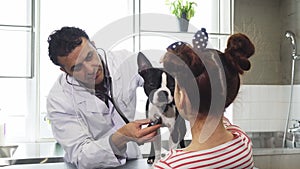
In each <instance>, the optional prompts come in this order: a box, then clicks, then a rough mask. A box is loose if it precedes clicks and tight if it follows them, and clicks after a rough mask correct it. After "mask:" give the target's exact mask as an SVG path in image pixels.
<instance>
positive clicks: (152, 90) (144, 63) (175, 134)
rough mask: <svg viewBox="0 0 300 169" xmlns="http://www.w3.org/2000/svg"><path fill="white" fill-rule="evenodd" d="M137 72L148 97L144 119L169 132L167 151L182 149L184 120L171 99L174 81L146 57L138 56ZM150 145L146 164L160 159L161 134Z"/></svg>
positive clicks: (184, 129) (184, 132) (141, 54)
mask: <svg viewBox="0 0 300 169" xmlns="http://www.w3.org/2000/svg"><path fill="white" fill-rule="evenodd" d="M137 63H138V72H139V74H140V75H141V76H142V77H143V79H144V91H145V93H146V95H147V97H148V99H147V103H146V117H147V118H150V119H151V120H153V121H156V122H158V123H161V124H162V126H163V127H168V129H169V132H170V138H169V149H173V148H177V146H178V144H180V147H181V148H184V147H185V145H184V136H185V134H186V125H185V120H184V119H183V118H182V117H181V116H180V115H179V113H178V111H177V109H176V107H175V102H174V99H173V96H174V88H175V80H174V78H173V77H172V76H171V75H169V74H168V73H167V72H165V71H164V70H163V69H162V68H154V67H153V66H152V64H151V63H150V61H149V60H148V59H147V58H146V56H145V55H144V54H143V53H142V52H139V54H138V59H137ZM157 137H158V138H157V139H155V141H154V142H152V143H151V151H150V155H149V157H148V161H147V162H148V163H149V164H152V163H155V162H156V161H157V160H159V159H160V158H161V134H160V131H158V134H157Z"/></svg>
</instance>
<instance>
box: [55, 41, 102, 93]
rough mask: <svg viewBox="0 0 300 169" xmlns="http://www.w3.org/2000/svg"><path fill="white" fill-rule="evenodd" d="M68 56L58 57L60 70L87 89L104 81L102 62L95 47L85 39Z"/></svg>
mask: <svg viewBox="0 0 300 169" xmlns="http://www.w3.org/2000/svg"><path fill="white" fill-rule="evenodd" d="M82 40H83V41H82V44H81V45H80V46H77V47H76V48H75V49H74V50H73V51H72V52H71V53H70V54H69V55H67V56H63V57H58V61H59V63H60V64H61V65H62V66H61V70H62V71H65V72H66V73H68V74H69V75H71V76H73V77H74V78H75V79H77V80H78V81H80V82H82V83H83V84H85V85H86V86H87V87H89V88H93V87H94V86H95V84H99V83H101V82H102V81H103V79H104V71H103V65H102V62H101V60H100V58H99V56H98V53H97V51H96V49H95V47H94V46H93V45H92V44H91V43H90V42H89V41H88V40H87V39H85V38H82Z"/></svg>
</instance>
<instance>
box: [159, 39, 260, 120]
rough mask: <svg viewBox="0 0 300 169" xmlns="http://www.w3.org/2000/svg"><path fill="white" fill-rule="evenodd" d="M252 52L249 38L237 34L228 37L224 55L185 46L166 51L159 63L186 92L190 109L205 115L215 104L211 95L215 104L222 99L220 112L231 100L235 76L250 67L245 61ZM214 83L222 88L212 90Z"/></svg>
mask: <svg viewBox="0 0 300 169" xmlns="http://www.w3.org/2000/svg"><path fill="white" fill-rule="evenodd" d="M254 52H255V49H254V45H253V44H252V42H251V41H250V40H249V38H248V37H247V36H246V35H244V34H241V33H237V34H233V35H231V36H230V37H229V39H228V41H227V48H226V49H225V52H224V53H222V52H220V51H218V50H214V49H203V50H196V49H195V48H193V47H191V46H190V45H189V44H186V43H185V44H184V45H179V46H177V47H175V48H168V49H167V52H166V54H165V55H164V57H163V59H162V62H163V65H164V67H165V69H166V70H167V71H168V72H169V73H170V74H172V75H173V76H174V77H175V78H176V80H177V82H178V84H179V85H180V86H181V87H183V88H184V89H185V90H186V91H187V94H188V97H189V99H190V101H191V103H192V106H193V108H194V109H195V110H198V111H199V112H200V113H202V114H207V113H208V112H209V111H210V110H212V109H211V105H212V104H213V102H215V101H216V100H212V97H213V96H212V95H213V94H214V93H216V94H217V102H218V100H222V99H223V104H222V106H221V109H222V110H224V109H225V108H226V107H228V106H229V105H230V104H231V103H232V102H233V101H234V99H235V98H236V96H237V94H238V91H239V88H240V77H239V74H243V73H244V71H247V70H249V69H250V68H251V64H250V61H249V58H250V57H251V56H252V55H253V54H254ZM217 60H219V62H218V61H217ZM189 72H190V73H189ZM211 72H216V73H211ZM189 74H190V75H189ZM193 81H194V82H195V84H196V85H193ZM215 82H217V83H219V84H220V85H219V86H222V87H218V88H214V85H215V84H214V83H215ZM213 90H214V91H213Z"/></svg>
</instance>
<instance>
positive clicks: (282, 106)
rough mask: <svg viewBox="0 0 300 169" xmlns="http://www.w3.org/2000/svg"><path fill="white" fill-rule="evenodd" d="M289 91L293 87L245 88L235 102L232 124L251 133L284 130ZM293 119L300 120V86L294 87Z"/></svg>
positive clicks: (253, 86)
mask: <svg viewBox="0 0 300 169" xmlns="http://www.w3.org/2000/svg"><path fill="white" fill-rule="evenodd" d="M290 91H291V86H290V85H242V86H241V89H240V92H239V95H238V97H237V98H236V100H235V102H234V103H233V123H235V124H237V125H239V126H240V127H241V128H242V129H244V130H245V131H251V132H254V131H284V129H285V124H286V120H287V115H288V111H289V101H290V93H291V92H290ZM290 119H299V120H300V85H295V86H294V92H293V98H292V105H291V115H290ZM292 122H293V121H292ZM292 122H290V123H289V124H290V125H291V124H292Z"/></svg>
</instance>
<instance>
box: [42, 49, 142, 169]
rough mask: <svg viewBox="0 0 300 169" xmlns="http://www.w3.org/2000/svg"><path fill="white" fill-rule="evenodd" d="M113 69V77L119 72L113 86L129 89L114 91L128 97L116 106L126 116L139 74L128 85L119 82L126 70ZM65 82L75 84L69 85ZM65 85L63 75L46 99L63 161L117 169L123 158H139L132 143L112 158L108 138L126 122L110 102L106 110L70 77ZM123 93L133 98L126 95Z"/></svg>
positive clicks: (92, 95) (136, 146) (86, 167)
mask: <svg viewBox="0 0 300 169" xmlns="http://www.w3.org/2000/svg"><path fill="white" fill-rule="evenodd" d="M123 56H124V55H123ZM112 58H113V57H112ZM112 58H110V59H112ZM124 58H125V57H124ZM110 63H111V64H112V63H114V62H113V61H112V62H110ZM116 65H117V64H116ZM110 70H111V69H110ZM112 70H113V71H112V72H113V74H115V72H119V73H116V74H117V75H118V76H117V78H113V79H114V84H116V85H115V86H114V88H117V89H121V88H122V87H120V85H123V86H124V85H125V86H127V87H128V88H127V87H125V88H124V89H123V90H116V91H115V92H114V93H116V97H117V96H120V98H127V100H126V101H124V102H123V103H122V104H120V105H119V107H120V108H121V109H123V110H124V112H126V113H125V114H126V116H127V115H128V113H129V111H130V110H132V109H134V108H135V107H134V108H132V107H130V106H129V105H131V106H132V104H130V103H129V102H130V100H131V101H132V100H135V92H134V93H130V92H132V91H134V88H136V87H137V86H140V85H141V84H142V81H141V79H140V77H139V76H138V75H134V76H132V77H131V80H132V81H130V83H129V82H128V81H129V80H121V79H122V74H123V73H125V72H126V71H119V70H118V68H116V69H112ZM120 72H121V73H120ZM136 73H137V72H136ZM118 81H120V83H118ZM68 82H71V83H72V84H75V85H70V84H68ZM68 82H67V81H66V74H65V73H63V74H62V75H61V76H60V77H59V78H58V80H57V81H56V83H55V84H54V86H53V88H52V89H51V91H50V93H49V95H48V97H47V111H48V119H49V120H50V122H51V126H52V132H53V135H54V138H55V139H56V140H57V142H58V143H60V144H61V145H62V147H63V148H64V150H65V152H66V154H65V161H67V162H70V163H72V164H75V165H76V167H77V168H79V169H88V168H105V167H114V166H119V165H123V164H125V162H126V158H127V159H130V158H141V157H142V156H141V153H140V150H139V148H138V145H137V144H136V143H134V142H130V143H128V144H127V150H126V152H125V153H124V157H125V158H117V157H116V156H115V155H114V153H113V150H112V148H111V145H110V143H109V136H110V135H111V134H112V133H114V132H115V131H116V130H117V129H119V128H120V127H121V126H123V125H124V124H125V122H124V121H123V120H122V118H121V117H120V115H119V114H118V113H117V112H116V110H115V109H114V107H113V105H112V103H111V102H109V107H107V106H106V105H105V103H104V102H103V101H101V100H100V99H98V98H97V97H96V96H95V95H94V94H93V92H91V91H87V90H86V89H85V88H83V87H79V86H77V85H78V82H76V80H75V79H73V78H72V77H68ZM125 82H126V83H125ZM124 91H126V92H124ZM120 93H121V94H120ZM125 93H127V95H133V96H127V95H126V94H125ZM134 104H135V101H134ZM132 114H133V115H134V112H131V114H129V116H130V118H129V119H130V120H132ZM133 117H134V116H133Z"/></svg>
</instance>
